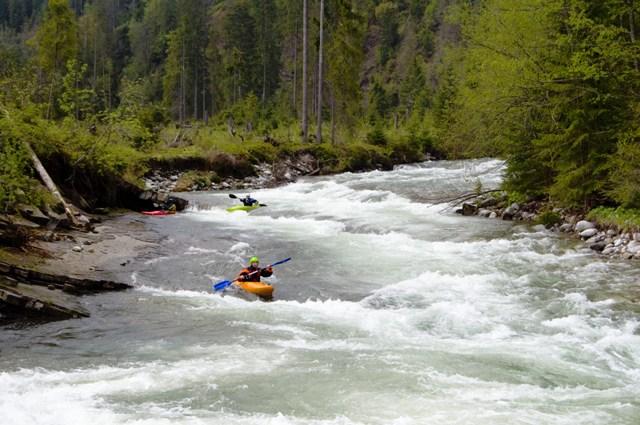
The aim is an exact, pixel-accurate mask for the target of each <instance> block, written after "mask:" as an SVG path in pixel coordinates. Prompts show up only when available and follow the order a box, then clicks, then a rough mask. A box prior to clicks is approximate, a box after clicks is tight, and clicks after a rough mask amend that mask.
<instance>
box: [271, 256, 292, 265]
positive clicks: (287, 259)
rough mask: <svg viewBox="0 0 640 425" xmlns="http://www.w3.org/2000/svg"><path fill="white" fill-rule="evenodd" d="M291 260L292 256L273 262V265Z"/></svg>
mask: <svg viewBox="0 0 640 425" xmlns="http://www.w3.org/2000/svg"><path fill="white" fill-rule="evenodd" d="M290 260H291V257H289V258H285V259H284V260H281V261H278V262H277V263H273V264H272V265H271V267H273V266H277V265H278V264H282V263H286V262H287V261H290Z"/></svg>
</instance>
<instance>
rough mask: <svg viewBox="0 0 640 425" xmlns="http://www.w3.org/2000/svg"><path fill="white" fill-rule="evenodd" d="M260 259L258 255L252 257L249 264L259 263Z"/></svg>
mask: <svg viewBox="0 0 640 425" xmlns="http://www.w3.org/2000/svg"><path fill="white" fill-rule="evenodd" d="M259 262H260V259H259V258H258V257H251V259H250V260H249V264H253V263H259Z"/></svg>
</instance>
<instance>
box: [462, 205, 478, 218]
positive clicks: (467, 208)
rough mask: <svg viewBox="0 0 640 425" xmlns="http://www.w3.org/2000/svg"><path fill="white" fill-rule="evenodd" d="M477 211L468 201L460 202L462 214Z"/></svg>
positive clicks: (470, 213)
mask: <svg viewBox="0 0 640 425" xmlns="http://www.w3.org/2000/svg"><path fill="white" fill-rule="evenodd" d="M477 212H478V207H477V206H475V205H474V204H470V203H469V202H465V203H464V204H462V215H476V213H477Z"/></svg>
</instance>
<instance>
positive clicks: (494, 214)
mask: <svg viewBox="0 0 640 425" xmlns="http://www.w3.org/2000/svg"><path fill="white" fill-rule="evenodd" d="M489 218H498V214H496V212H495V211H491V214H489Z"/></svg>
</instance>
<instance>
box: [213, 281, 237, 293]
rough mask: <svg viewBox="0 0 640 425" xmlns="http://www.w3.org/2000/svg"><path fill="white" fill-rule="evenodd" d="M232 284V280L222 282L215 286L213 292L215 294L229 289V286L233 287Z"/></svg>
mask: <svg viewBox="0 0 640 425" xmlns="http://www.w3.org/2000/svg"><path fill="white" fill-rule="evenodd" d="M232 284H233V282H231V281H230V280H223V281H222V282H218V283H216V284H215V285H213V290H214V291H215V292H217V291H222V290H223V289H225V288H227V287H228V286H231V285H232Z"/></svg>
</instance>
